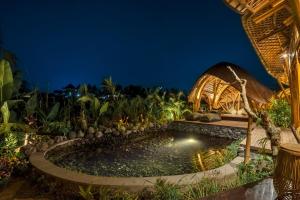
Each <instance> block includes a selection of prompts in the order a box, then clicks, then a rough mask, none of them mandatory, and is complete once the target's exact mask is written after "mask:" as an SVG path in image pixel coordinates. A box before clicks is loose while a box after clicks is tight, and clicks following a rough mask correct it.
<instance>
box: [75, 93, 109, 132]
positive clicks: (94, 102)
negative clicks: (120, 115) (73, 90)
mask: <svg viewBox="0 0 300 200" xmlns="http://www.w3.org/2000/svg"><path fill="white" fill-rule="evenodd" d="M77 101H78V102H80V103H81V118H82V119H81V121H84V124H82V126H83V127H85V126H86V127H87V124H85V123H86V121H87V120H86V108H85V104H86V103H88V102H89V103H90V104H91V107H90V108H91V113H92V118H93V119H94V126H98V123H99V119H100V117H101V116H102V115H103V114H104V113H105V112H106V111H107V109H108V106H109V103H108V102H105V103H103V105H102V106H101V103H100V101H99V99H98V98H97V97H95V96H93V95H91V94H89V95H85V96H82V97H80V98H79V99H78V100H77Z"/></svg>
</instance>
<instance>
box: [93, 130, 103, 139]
mask: <svg viewBox="0 0 300 200" xmlns="http://www.w3.org/2000/svg"><path fill="white" fill-rule="evenodd" d="M102 136H103V133H102V132H101V131H97V132H96V133H95V137H96V138H101V137H102Z"/></svg>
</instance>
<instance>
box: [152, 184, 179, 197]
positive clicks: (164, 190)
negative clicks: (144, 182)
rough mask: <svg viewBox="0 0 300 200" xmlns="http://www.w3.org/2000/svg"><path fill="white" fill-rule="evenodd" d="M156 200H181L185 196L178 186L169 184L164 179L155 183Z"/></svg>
mask: <svg viewBox="0 0 300 200" xmlns="http://www.w3.org/2000/svg"><path fill="white" fill-rule="evenodd" d="M154 188H155V191H154V194H153V196H154V198H153V199H154V200H180V199H182V198H183V194H182V193H181V192H180V189H179V187H178V186H177V185H174V184H171V183H168V182H167V181H166V180H164V179H158V180H157V181H156V183H155V186H154Z"/></svg>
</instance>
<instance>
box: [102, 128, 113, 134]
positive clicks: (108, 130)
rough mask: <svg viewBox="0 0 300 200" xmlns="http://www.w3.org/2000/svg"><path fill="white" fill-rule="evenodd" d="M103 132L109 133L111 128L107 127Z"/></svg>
mask: <svg viewBox="0 0 300 200" xmlns="http://www.w3.org/2000/svg"><path fill="white" fill-rule="evenodd" d="M104 133H105V134H109V133H112V129H111V128H107V129H106V130H105V131H104Z"/></svg>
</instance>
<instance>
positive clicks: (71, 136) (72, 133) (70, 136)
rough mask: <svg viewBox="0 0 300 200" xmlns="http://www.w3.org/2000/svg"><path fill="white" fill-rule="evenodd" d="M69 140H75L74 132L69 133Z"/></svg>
mask: <svg viewBox="0 0 300 200" xmlns="http://www.w3.org/2000/svg"><path fill="white" fill-rule="evenodd" d="M69 138H70V139H71V140H72V139H75V138H76V132H75V131H71V132H70V133H69Z"/></svg>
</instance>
